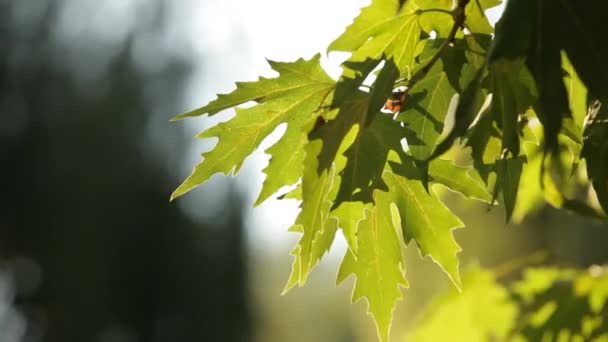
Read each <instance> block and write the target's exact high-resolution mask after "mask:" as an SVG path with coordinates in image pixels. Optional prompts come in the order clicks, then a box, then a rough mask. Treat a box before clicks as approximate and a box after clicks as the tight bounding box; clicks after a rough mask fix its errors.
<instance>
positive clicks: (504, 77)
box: [489, 59, 535, 156]
mask: <svg viewBox="0 0 608 342" xmlns="http://www.w3.org/2000/svg"><path fill="white" fill-rule="evenodd" d="M489 70H490V81H491V86H490V92H491V93H492V106H491V109H490V110H491V112H492V113H491V115H493V116H494V118H495V119H496V120H500V123H501V128H502V148H503V149H506V150H507V151H509V152H511V153H512V155H513V156H518V155H519V144H520V141H519V140H520V139H519V135H520V132H519V128H518V117H519V115H520V114H523V113H525V112H526V111H527V109H528V108H529V107H530V106H532V104H533V103H534V100H535V98H534V95H533V94H534V93H535V90H534V84H533V81H532V79H531V77H530V76H529V73H528V70H527V68H526V66H525V65H524V63H523V59H520V60H507V59H499V60H494V61H492V62H491V63H490V67H489Z"/></svg>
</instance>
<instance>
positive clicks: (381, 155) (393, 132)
mask: <svg viewBox="0 0 608 342" xmlns="http://www.w3.org/2000/svg"><path fill="white" fill-rule="evenodd" d="M403 131H404V128H403V127H401V126H400V125H399V123H397V122H395V121H394V120H392V119H391V118H390V116H388V115H383V114H380V113H377V114H376V118H375V119H374V121H372V123H371V124H370V126H367V127H365V126H364V127H363V128H362V129H360V130H359V134H358V135H357V138H356V139H355V141H354V142H353V144H352V145H351V146H350V147H349V148H348V150H346V152H345V154H344V155H345V156H346V158H347V160H346V166H345V168H344V170H343V171H342V172H341V175H340V176H341V179H342V181H341V183H340V190H339V192H338V196H337V198H336V203H337V204H339V203H342V202H345V201H361V202H364V203H367V202H371V201H372V192H373V190H374V189H382V190H387V188H386V185H385V184H384V182H383V181H382V172H383V170H384V168H385V165H386V163H387V160H388V154H389V152H390V151H391V150H392V151H396V152H400V151H402V147H401V139H402V138H403V135H404V134H403Z"/></svg>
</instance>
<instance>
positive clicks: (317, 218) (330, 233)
mask: <svg viewBox="0 0 608 342" xmlns="http://www.w3.org/2000/svg"><path fill="white" fill-rule="evenodd" d="M321 144H322V142H321V141H319V140H314V141H311V142H309V143H308V145H307V146H306V159H305V163H306V165H307V166H308V167H306V168H304V174H303V176H302V204H301V208H302V210H301V211H300V214H299V215H298V218H297V219H296V222H295V224H294V225H293V227H292V228H290V231H294V232H299V233H302V237H301V238H300V241H299V242H298V244H297V245H296V247H295V248H294V249H293V251H292V255H293V256H294V257H295V259H294V263H293V267H292V272H291V276H290V277H289V280H288V281H287V285H286V286H285V292H287V291H288V290H289V289H291V288H292V287H294V286H296V285H300V286H302V285H304V283H305V282H306V279H307V278H308V274H309V273H310V271H311V270H312V268H313V267H314V266H315V265H316V264H317V263H318V262H319V260H320V259H321V257H322V256H323V255H324V254H325V253H326V252H327V251H328V250H329V248H330V247H331V243H332V242H333V238H334V235H335V232H336V229H337V220H336V219H334V218H330V217H329V211H330V208H331V203H332V200H333V196H335V186H336V185H335V176H336V175H335V173H336V166H335V165H332V166H331V167H330V168H329V169H326V170H323V171H322V172H321V173H320V174H319V173H317V167H316V164H317V163H318V160H317V155H318V154H319V151H320V150H321Z"/></svg>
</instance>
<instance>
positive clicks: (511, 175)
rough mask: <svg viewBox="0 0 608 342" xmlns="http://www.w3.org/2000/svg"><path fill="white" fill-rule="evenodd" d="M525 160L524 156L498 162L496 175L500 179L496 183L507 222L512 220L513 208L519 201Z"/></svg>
mask: <svg viewBox="0 0 608 342" xmlns="http://www.w3.org/2000/svg"><path fill="white" fill-rule="evenodd" d="M525 160H526V158H525V157H524V156H519V157H517V158H507V159H499V160H497V161H496V173H497V177H498V180H497V182H496V183H497V186H498V187H499V188H500V190H501V192H502V199H503V204H504V205H505V211H506V221H507V222H509V220H510V219H511V215H512V214H513V208H514V207H515V202H516V201H517V190H518V189H519V179H520V177H521V172H522V168H523V164H524V162H525Z"/></svg>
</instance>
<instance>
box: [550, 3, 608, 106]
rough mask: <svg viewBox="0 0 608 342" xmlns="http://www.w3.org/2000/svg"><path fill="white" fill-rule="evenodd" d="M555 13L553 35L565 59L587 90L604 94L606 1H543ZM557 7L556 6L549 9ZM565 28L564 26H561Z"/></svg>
mask: <svg viewBox="0 0 608 342" xmlns="http://www.w3.org/2000/svg"><path fill="white" fill-rule="evenodd" d="M546 2H547V3H546V8H549V9H552V11H551V13H552V14H554V15H555V16H556V20H555V21H554V23H555V25H556V26H554V27H553V28H552V29H553V31H552V34H553V37H554V39H557V40H559V42H560V43H561V46H562V47H563V48H565V50H566V53H567V54H568V59H569V60H570V62H572V65H573V66H574V68H575V69H576V72H577V74H578V76H579V77H580V79H581V80H582V81H583V83H584V84H585V85H586V87H587V89H588V90H589V93H591V94H593V96H594V97H597V98H608V87H607V86H606V84H608V46H607V45H606V17H605V15H604V14H605V13H606V11H608V3H607V2H606V1H576V0H567V1H566V0H564V1H560V2H558V3H557V4H558V5H557V6H554V5H556V4H555V3H554V2H552V1H546ZM553 7H559V9H553ZM564 28H567V29H564Z"/></svg>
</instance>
